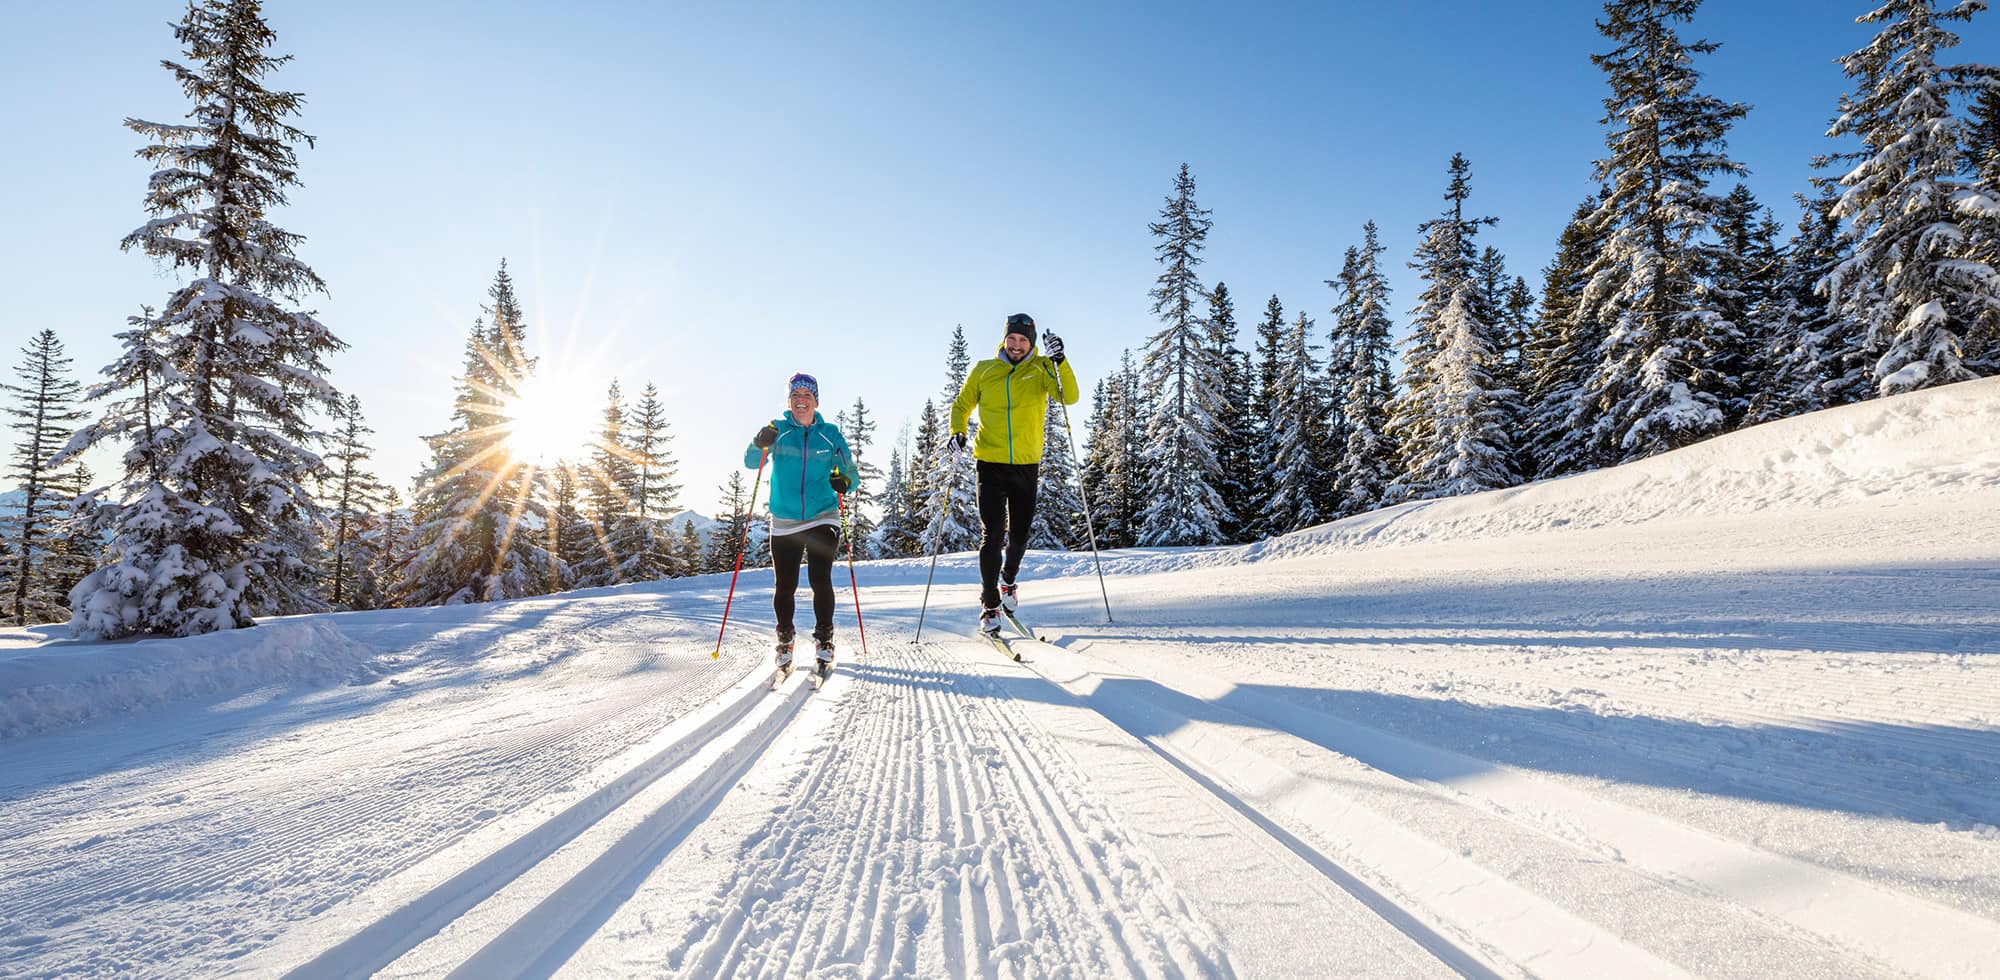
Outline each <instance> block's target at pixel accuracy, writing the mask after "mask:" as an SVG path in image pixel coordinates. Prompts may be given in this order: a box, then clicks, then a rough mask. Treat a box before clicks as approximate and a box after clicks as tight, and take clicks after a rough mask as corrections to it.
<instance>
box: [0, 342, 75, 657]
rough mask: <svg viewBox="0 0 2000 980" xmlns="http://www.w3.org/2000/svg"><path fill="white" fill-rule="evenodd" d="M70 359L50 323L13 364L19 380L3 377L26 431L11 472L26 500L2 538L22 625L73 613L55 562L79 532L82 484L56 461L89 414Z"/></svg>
mask: <svg viewBox="0 0 2000 980" xmlns="http://www.w3.org/2000/svg"><path fill="white" fill-rule="evenodd" d="M70 364H71V359H70V358H69V357H66V356H64V354H63V343H62V339H61V338H59V337H57V336H56V332H55V331H54V330H43V331H42V332H41V333H39V334H36V335H35V336H34V337H33V338H32V339H31V340H29V341H28V345H27V346H26V347H24V348H22V350H21V363H20V365H19V366H17V367H16V368H15V369H14V376H15V378H16V379H18V380H19V382H20V383H19V384H6V383H0V392H5V393H6V394H7V395H8V396H9V397H10V398H11V399H12V404H10V405H8V406H7V415H8V416H9V417H11V418H12V419H13V422H12V423H11V424H10V428H12V429H13V430H14V431H15V432H17V433H19V434H20V441H19V442H16V443H15V444H14V456H13V460H12V465H11V466H9V467H8V470H7V475H8V476H9V477H11V478H12V479H13V482H14V486H15V487H16V488H18V489H19V490H20V491H21V495H22V496H21V505H20V510H19V511H18V512H15V513H10V514H8V515H6V517H5V518H4V520H0V541H4V546H5V547H6V549H7V554H6V558H7V567H8V569H9V575H8V585H9V586H11V587H10V588H9V589H8V591H7V596H8V597H9V599H10V602H11V606H10V611H11V614H12V616H13V619H14V622H15V623H17V624H21V625H27V624H29V623H51V622H59V621H61V620H65V619H68V618H69V605H68V599H69V596H68V594H67V592H59V591H57V589H56V586H57V585H58V584H59V582H58V581H56V579H57V578H58V576H56V575H53V574H51V573H52V572H53V571H54V570H53V569H52V568H51V567H50V566H51V564H52V563H53V562H54V561H55V553H56V551H58V550H59V549H60V548H61V546H62V544H63V542H64V541H65V539H67V538H69V537H70V536H71V534H72V532H71V530H70V528H69V523H70V521H71V519H72V515H71V514H70V507H69V505H70V503H71V502H72V500H73V498H74V497H75V496H76V493H77V489H76V488H74V487H73V486H71V485H70V484H69V482H68V481H66V480H65V479H64V478H65V477H66V476H69V475H72V474H70V473H66V472H65V469H66V468H61V467H51V466H50V465H49V461H50V460H51V459H53V458H54V457H55V455H56V451H57V450H59V449H61V448H62V447H63V446H64V445H66V444H68V442H69V440H70V437H71V436H72V435H74V434H75V432H76V423H78V422H81V421H83V419H84V418H85V417H86V415H87V414H88V413H86V412H84V410H83V409H82V408H81V407H80V406H79V405H78V401H77V400H78V397H79V396H80V395H81V394H82V392H83V384H82V382H79V381H77V380H76V379H75V378H74V377H71V376H70V370H69V366H70Z"/></svg>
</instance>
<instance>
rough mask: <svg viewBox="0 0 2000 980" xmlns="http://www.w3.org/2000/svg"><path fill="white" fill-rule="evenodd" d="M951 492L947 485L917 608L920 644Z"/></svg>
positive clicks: (929, 603)
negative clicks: (929, 565)
mask: <svg viewBox="0 0 2000 980" xmlns="http://www.w3.org/2000/svg"><path fill="white" fill-rule="evenodd" d="M951 490H952V487H951V484H949V483H947V484H945V486H944V508H943V510H941V511H940V512H939V513H938V526H937V533H935V534H933V535H931V570H930V574H928V575H925V576H924V601H923V604H922V605H920V606H918V607H917V638H916V642H918V643H922V642H923V640H924V613H925V612H927V611H929V609H930V606H931V579H933V578H935V577H937V556H938V546H939V545H941V544H943V543H944V519H945V517H946V516H948V515H949V514H950V513H951Z"/></svg>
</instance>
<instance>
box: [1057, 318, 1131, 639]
mask: <svg viewBox="0 0 2000 980" xmlns="http://www.w3.org/2000/svg"><path fill="white" fill-rule="evenodd" d="M1049 336H1050V332H1049V331H1047V330H1044V331H1042V345H1043V346H1044V347H1046V346H1048V342H1049ZM1056 404H1058V405H1061V406H1062V413H1063V435H1066V436H1068V437H1069V458H1070V462H1071V463H1072V464H1074V463H1075V462H1076V432H1075V431H1074V430H1072V429H1071V428H1070V427H1069V401H1068V400H1067V399H1065V398H1063V386H1062V368H1061V366H1060V365H1058V366H1057V368H1056ZM1076 495H1077V496H1078V497H1080V498H1082V500H1083V529H1084V530H1085V531H1087V532H1089V534H1090V560H1091V561H1092V562H1094V563H1095V564H1096V565H1097V591H1098V592H1099V593H1100V594H1102V595H1103V596H1104V621H1105V622H1107V623H1110V622H1114V620H1113V619H1112V618H1111V590H1110V589H1107V588H1105V587H1104V559H1102V558H1100V557H1098V554H1097V528H1096V527H1095V526H1094V522H1093V521H1092V520H1091V519H1090V491H1088V490H1085V489H1084V488H1083V480H1081V479H1078V480H1077V481H1076Z"/></svg>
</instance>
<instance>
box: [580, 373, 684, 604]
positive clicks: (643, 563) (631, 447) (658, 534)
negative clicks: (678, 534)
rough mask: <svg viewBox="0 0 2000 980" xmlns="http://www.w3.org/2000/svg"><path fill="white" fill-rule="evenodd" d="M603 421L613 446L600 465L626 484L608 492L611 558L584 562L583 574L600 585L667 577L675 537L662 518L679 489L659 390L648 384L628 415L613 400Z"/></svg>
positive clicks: (667, 514)
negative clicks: (676, 483) (674, 476)
mask: <svg viewBox="0 0 2000 980" xmlns="http://www.w3.org/2000/svg"><path fill="white" fill-rule="evenodd" d="M614 397H615V396H614ZM605 424H606V434H605V437H604V438H605V440H606V446H609V447H614V448H605V449H601V452H600V465H602V466H603V467H604V470H603V472H604V473H605V474H607V475H608V477H609V478H610V479H620V478H622V479H623V480H624V481H625V482H624V483H623V484H622V485H615V486H612V487H611V488H610V492H609V494H608V496H609V497H610V498H611V511H610V512H608V513H607V515H606V517H605V518H604V520H605V524H604V528H605V537H606V545H605V548H604V551H605V553H606V554H607V555H608V556H609V557H608V558H606V559H604V560H602V561H601V562H600V561H599V560H597V559H595V558H593V560H592V561H590V562H586V563H585V566H584V568H583V569H582V570H581V577H582V578H584V579H587V580H588V581H590V582H591V584H600V585H611V584H623V583H626V582H651V581H654V580H656V579H662V578H666V577H668V576H670V575H673V574H675V572H676V571H678V567H677V566H676V564H675V562H674V556H673V547H674V541H673V537H672V536H671V534H670V533H669V531H670V529H669V528H668V527H667V526H666V525H665V524H664V523H663V522H664V521H665V520H666V519H667V518H669V517H671V516H672V511H673V502H674V496H675V494H677V493H678V492H679V491H680V488H679V487H678V486H675V485H674V484H673V483H672V482H670V481H671V479H672V474H673V472H674V459H673V456H672V455H671V454H670V453H668V451H667V444H668V443H669V442H671V441H672V437H671V436H669V435H667V432H666V428H667V421H666V416H665V414H664V413H663V412H662V411H661V408H660V392H659V389H658V388H656V387H654V386H653V385H652V384H650V383H649V384H647V385H646V387H645V390H644V391H642V392H641V393H640V395H639V402H638V404H637V405H635V406H633V409H632V412H631V414H630V415H629V416H624V415H623V414H622V412H621V411H620V408H619V406H618V405H617V404H616V403H615V402H614V403H613V404H612V405H610V406H607V407H606V409H605ZM611 440H616V441H615V442H613V441H611Z"/></svg>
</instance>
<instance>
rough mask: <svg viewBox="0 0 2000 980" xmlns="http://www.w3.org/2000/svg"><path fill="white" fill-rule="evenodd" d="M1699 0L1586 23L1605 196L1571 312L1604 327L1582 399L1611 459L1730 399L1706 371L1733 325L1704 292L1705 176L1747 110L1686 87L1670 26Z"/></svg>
mask: <svg viewBox="0 0 2000 980" xmlns="http://www.w3.org/2000/svg"><path fill="white" fill-rule="evenodd" d="M1699 6H1700V0H1610V2H1607V3H1606V4H1605V5H1604V12H1605V19H1604V20H1602V21H1599V22H1598V25H1597V29H1598V31H1599V32H1600V33H1602V34H1603V35H1604V36H1605V37H1607V38H1609V39H1611V41H1612V42H1613V43H1614V44H1615V47H1614V48H1613V49H1612V50H1611V51H1610V52H1609V53H1606V54H1599V55H1591V61H1592V62H1594V63H1595V64H1596V65H1597V66H1598V67H1599V68H1601V69H1603V70H1604V73H1605V77H1606V80H1607V81H1608V82H1609V83H1610V86H1611V95H1610V96H1609V97H1607V98H1606V99H1605V100H1604V109H1605V115H1604V120H1603V121H1604V123H1605V125H1606V126H1607V127H1608V129H1607V132H1606V134H1605V146H1606V147H1607V148H1608V149H1609V150H1610V156H1608V157H1606V158H1605V159H1603V160H1599V161H1598V162H1597V178H1598V179H1599V180H1600V181H1604V182H1605V184H1606V186H1607V187H1608V189H1609V194H1608V196H1607V197H1606V198H1605V200H1604V203H1603V204H1602V205H1601V206H1600V207H1599V208H1598V212H1597V214H1596V215H1595V216H1594V220H1593V223H1594V224H1595V225H1596V226H1597V227H1598V228H1599V229H1600V230H1601V231H1602V233H1603V234H1605V236H1606V243H1605V248H1604V249H1603V251H1602V252H1600V253H1599V255H1598V256H1597V259H1596V261H1594V262H1593V263H1591V265H1590V275H1591V284H1590V286H1589V287H1588V288H1587V289H1585V291H1584V295H1583V300H1582V304H1581V306H1582V309H1581V311H1580V313H1579V316H1582V317H1586V318H1588V319H1591V320H1594V321H1597V322H1600V323H1604V324H1608V325H1609V326H1610V331H1609V333H1608V334H1607V335H1606V339H1605V342H1604V347H1603V352H1602V358H1601V360H1600V361H1599V362H1598V364H1597V366H1596V369H1595V370H1594V371H1593V372H1592V374H1591V376H1590V378H1589V380H1588V381H1586V382H1585V385H1584V392H1583V395H1584V398H1585V399H1587V400H1588V401H1589V402H1591V403H1594V404H1595V405H1596V406H1597V407H1598V409H1599V410H1600V411H1601V412H1602V414H1601V415H1600V416H1598V417H1597V418H1595V419H1589V420H1588V421H1590V422H1592V423H1594V424H1593V425H1592V432H1591V437H1592V438H1593V439H1594V440H1595V441H1596V442H1598V444H1599V445H1600V446H1601V447H1603V451H1604V453H1605V454H1607V455H1609V456H1610V457H1611V458H1612V459H1614V460H1619V461H1622V460H1630V459H1637V458H1640V457H1643V456H1650V455H1653V454H1655V453H1660V452H1664V451H1666V450H1669V449H1677V448H1679V447H1681V446H1685V445H1688V444H1689V443H1692V442H1695V441H1698V440H1700V439H1703V438H1706V437H1708V436H1712V435H1715V434H1717V433H1719V432H1721V431H1723V428H1724V426H1725V425H1726V424H1727V420H1728V415H1727V412H1726V408H1727V406H1728V399H1727V398H1726V397H1723V396H1720V395H1718V394H1717V385H1716V383H1715V382H1714V381H1713V380H1712V379H1714V378H1716V377H1718V376H1719V372H1717V371H1716V367H1715V364H1714V361H1715V349H1716V347H1717V344H1718V339H1719V338H1721V339H1724V342H1726V338H1728V337H1730V336H1732V334H1733V331H1734V330H1735V329H1736V328H1735V325H1734V324H1731V323H1729V322H1728V319H1727V317H1726V316H1725V315H1724V313H1723V312H1722V311H1721V310H1720V309H1718V307H1717V305H1716V303H1715V297H1714V296H1712V295H1711V294H1710V293H1709V291H1708V289H1707V281H1708V278H1709V275H1710V273H1711V271H1712V270H1713V267H1714V259H1715V239H1714V229H1715V226H1716V223H1717V221H1718V220H1719V218H1720V214H1721V209H1722V202H1721V200H1720V199H1719V198H1717V197H1716V196H1715V195H1714V194H1712V193H1710V192H1709V190H1708V183H1709V178H1710V177H1711V176H1713V175H1716V174H1731V175H1734V174H1740V173H1742V172H1743V167H1742V165H1740V164H1738V163H1736V162H1735V161H1734V160H1731V159H1729V157H1728V156H1727V155H1726V154H1725V153H1724V152H1723V149H1722V148H1723V145H1724V142H1725V140H1724V137H1725V136H1726V135H1727V133H1728V131H1729V127H1730V124H1732V123H1734V122H1735V121H1736V120H1738V119H1741V118H1743V116H1744V115H1745V114H1746V113H1748V112H1749V107H1748V106H1746V105H1743V104H1740V103H1728V102H1723V101H1721V100H1719V99H1716V98H1714V97H1713V96H1708V95H1703V94H1701V93H1699V92H1697V91H1696V90H1695V86H1696V83H1697V82H1698V81H1699V80H1700V73H1699V72H1697V71H1696V70H1695V68H1694V56H1695V55H1702V54H1709V53H1711V52H1713V51H1715V50H1716V48H1717V45H1716V44H1714V43H1712V42H1709V41H1694V42H1688V43H1684V42H1682V41H1681V39H1680V35H1679V34H1678V33H1676V32H1675V30H1674V28H1673V22H1674V21H1688V20H1691V19H1693V17H1694V12H1695V9H1696V8H1697V7H1699Z"/></svg>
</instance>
